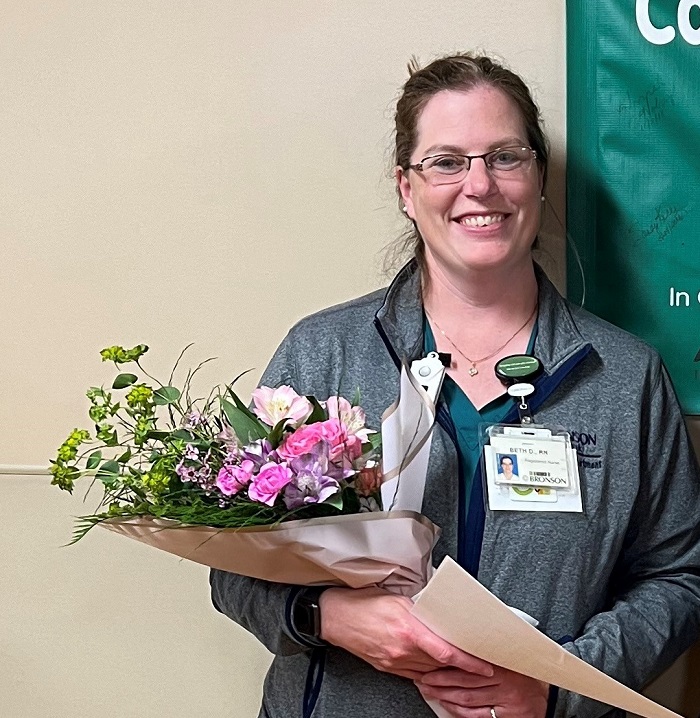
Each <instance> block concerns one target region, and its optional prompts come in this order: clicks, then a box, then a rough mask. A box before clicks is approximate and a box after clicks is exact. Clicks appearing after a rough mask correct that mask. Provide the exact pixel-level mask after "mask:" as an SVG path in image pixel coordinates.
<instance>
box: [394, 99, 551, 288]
mask: <svg viewBox="0 0 700 718" xmlns="http://www.w3.org/2000/svg"><path fill="white" fill-rule="evenodd" d="M514 145H520V146H528V142H527V133H526V132H525V126H524V123H523V119H522V116H521V114H520V111H519V109H518V107H517V105H516V104H515V103H514V102H513V100H511V99H510V98H509V97H508V96H507V95H506V94H504V93H503V92H502V91H501V90H497V89H495V88H493V87H489V86H479V87H475V88H474V89H472V90H469V91H467V92H454V91H450V90H446V91H444V92H440V93H438V94H437V95H434V96H433V97H432V98H431V99H430V101H429V102H428V104H427V105H426V106H425V108H424V109H423V112H422V113H421V115H420V118H419V120H418V133H417V142H416V147H415V149H414V151H413V154H412V156H411V164H417V163H418V162H420V161H421V160H422V159H423V158H425V157H428V156H430V155H434V154H440V153H443V152H445V153H455V154H464V155H480V154H483V153H485V152H489V151H491V150H494V149H497V148H499V147H507V146H514ZM397 180H398V182H399V188H400V191H401V196H402V198H403V201H404V203H405V205H406V213H407V214H408V216H409V217H410V218H411V219H413V220H414V221H415V222H416V225H417V226H418V230H419V231H420V234H421V236H422V237H423V239H424V240H425V245H426V247H425V249H426V261H427V264H428V271H429V272H431V273H433V272H435V271H437V272H440V273H443V274H444V273H447V274H448V276H455V275H456V276H457V277H459V275H460V273H463V272H464V271H465V270H484V269H492V268H508V267H517V266H518V265H519V263H522V262H523V261H525V260H527V261H529V256H530V247H531V246H532V243H533V241H534V239H535V235H536V234H537V230H538V229H539V225H540V211H541V210H540V204H541V199H540V197H541V193H542V175H541V172H540V169H539V165H538V163H537V162H535V161H532V162H529V163H526V164H525V165H523V166H522V167H521V168H519V169H517V170H513V171H512V172H510V173H508V174H507V176H505V177H504V176H503V175H501V176H499V177H498V178H494V177H493V176H492V175H491V173H490V172H489V170H488V169H487V168H486V164H485V163H484V161H483V160H482V159H475V160H473V161H472V164H471V168H470V169H469V172H468V173H467V175H466V177H465V178H464V179H463V180H461V181H460V182H456V183H454V184H444V185H438V186H433V185H431V184H429V183H428V181H427V180H426V179H425V177H424V176H423V174H422V173H421V172H418V171H414V170H408V171H405V170H402V169H400V168H399V169H398V170H397Z"/></svg>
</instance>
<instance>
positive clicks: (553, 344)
mask: <svg viewBox="0 0 700 718" xmlns="http://www.w3.org/2000/svg"><path fill="white" fill-rule="evenodd" d="M535 275H536V277H537V284H538V287H539V295H538V302H539V312H538V318H537V339H536V341H535V349H534V354H535V356H536V357H537V358H538V359H539V360H540V361H541V362H542V365H543V367H544V370H545V372H546V373H547V374H553V373H554V372H556V371H557V369H559V368H560V367H561V366H563V365H564V364H565V363H566V362H567V361H568V360H569V359H571V357H572V356H573V355H574V354H576V353H577V352H578V351H579V350H581V349H583V348H584V347H586V345H587V343H586V341H585V340H584V338H583V337H582V336H581V333H580V332H579V330H578V328H577V326H576V323H575V322H574V319H573V317H572V314H571V306H570V305H569V303H568V302H567V301H566V300H565V299H564V298H563V297H562V296H561V295H560V294H559V292H558V291H557V289H556V287H555V286H554V285H553V284H552V282H550V280H549V278H548V277H547V275H546V274H545V273H544V270H543V269H542V268H541V267H540V266H539V265H538V264H537V263H535ZM375 323H376V325H377V328H378V330H379V332H380V333H381V334H382V335H383V338H384V339H385V341H387V342H388V344H389V347H388V348H389V350H390V351H391V353H392V354H393V355H394V359H395V361H397V362H400V361H401V360H406V361H407V362H408V363H409V364H410V362H411V361H413V360H414V359H417V358H419V357H420V356H422V355H423V302H422V299H421V279H420V269H419V268H418V264H417V262H416V260H415V259H412V260H411V261H410V262H408V264H406V265H405V266H404V267H403V268H402V269H401V270H400V271H399V273H398V274H397V275H396V277H395V278H394V281H393V282H392V283H391V285H390V286H389V288H388V289H387V291H386V294H385V296H384V302H383V303H382V306H381V307H380V308H379V310H378V311H377V313H376V315H375Z"/></svg>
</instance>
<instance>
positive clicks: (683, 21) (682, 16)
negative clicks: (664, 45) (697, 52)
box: [678, 0, 700, 45]
mask: <svg viewBox="0 0 700 718" xmlns="http://www.w3.org/2000/svg"><path fill="white" fill-rule="evenodd" d="M694 7H697V8H700V3H696V2H688V0H681V1H680V2H679V3H678V29H679V30H680V31H681V35H683V39H684V40H685V41H686V42H687V43H688V44H689V45H700V28H694V27H693V26H692V25H691V24H690V11H691V10H692V9H693V8H694Z"/></svg>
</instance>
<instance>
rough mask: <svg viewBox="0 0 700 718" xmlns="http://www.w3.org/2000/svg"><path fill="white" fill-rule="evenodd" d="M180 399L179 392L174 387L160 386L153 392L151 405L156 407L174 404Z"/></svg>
mask: <svg viewBox="0 0 700 718" xmlns="http://www.w3.org/2000/svg"><path fill="white" fill-rule="evenodd" d="M179 398H180V390H179V389H178V388H177V387H174V386H161V387H160V389H156V390H155V391H154V392H153V403H154V404H157V405H158V406H166V405H167V404H174V403H175V402H176V401H177V400H178V399H179Z"/></svg>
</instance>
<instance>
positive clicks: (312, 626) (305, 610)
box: [291, 586, 328, 646]
mask: <svg viewBox="0 0 700 718" xmlns="http://www.w3.org/2000/svg"><path fill="white" fill-rule="evenodd" d="M326 588H328V587H327V586H308V587H306V588H302V589H301V590H300V591H299V592H298V593H297V594H296V596H295V597H294V601H293V603H292V610H291V623H292V628H293V630H294V632H295V633H297V634H298V635H299V637H300V638H301V639H302V640H303V641H304V642H305V643H307V644H309V645H312V646H325V645H326V644H325V642H324V641H323V640H322V639H321V609H320V607H319V598H320V596H321V594H322V593H323V592H324V591H325V590H326Z"/></svg>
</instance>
